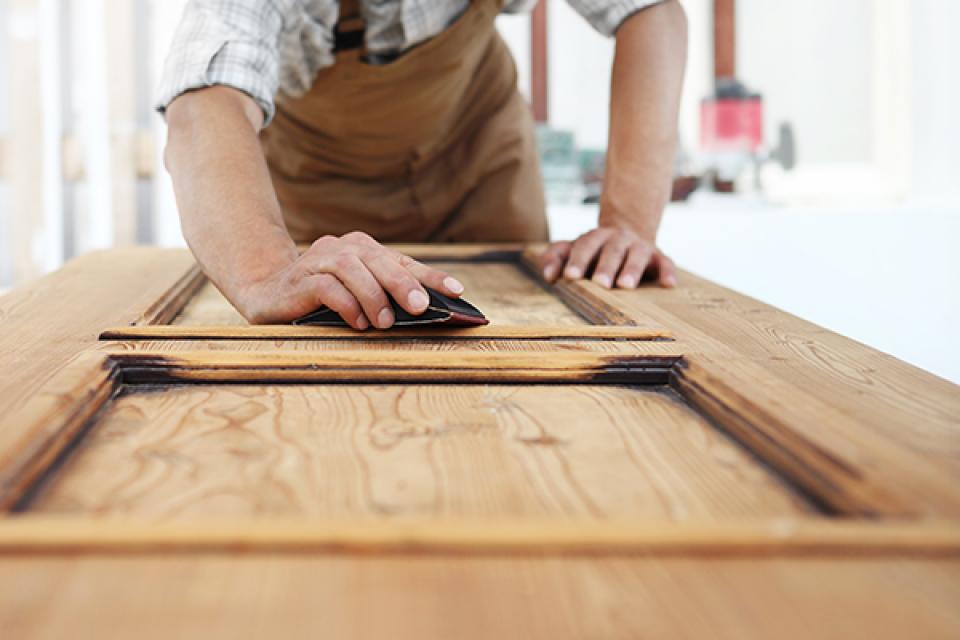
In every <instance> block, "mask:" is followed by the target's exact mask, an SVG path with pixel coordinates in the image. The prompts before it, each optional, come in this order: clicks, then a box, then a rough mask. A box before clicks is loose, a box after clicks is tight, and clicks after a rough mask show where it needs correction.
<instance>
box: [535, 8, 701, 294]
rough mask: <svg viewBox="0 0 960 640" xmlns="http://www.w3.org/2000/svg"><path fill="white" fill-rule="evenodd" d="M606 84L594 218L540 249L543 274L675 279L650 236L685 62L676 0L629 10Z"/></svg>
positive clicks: (621, 283) (631, 280)
mask: <svg viewBox="0 0 960 640" xmlns="http://www.w3.org/2000/svg"><path fill="white" fill-rule="evenodd" d="M616 38H617V47H616V54H615V56H614V62H613V74H612V79H611V88H610V143H609V145H608V146H607V166H606V170H605V171H604V177H603V190H602V195H601V197H600V224H599V227H598V228H597V229H594V230H593V231H591V232H589V233H585V234H583V235H582V236H580V237H579V238H577V239H576V240H574V241H573V242H557V243H555V244H553V245H551V246H550V248H549V249H548V250H547V252H546V253H545V254H544V255H543V257H542V258H541V262H540V267H541V269H542V270H543V276H544V278H545V279H546V280H548V281H550V282H553V281H554V280H556V279H557V278H559V277H560V276H561V274H562V275H563V277H565V278H570V279H578V278H583V277H586V276H588V275H590V271H591V269H593V271H592V274H593V281H594V282H596V283H597V284H599V285H601V286H603V287H607V288H612V287H614V286H617V287H621V288H624V289H633V288H634V287H636V286H637V285H638V284H639V283H640V281H641V280H642V279H643V278H644V276H646V277H647V278H648V279H656V281H657V282H659V283H660V285H661V286H664V287H672V286H674V284H676V269H675V268H674V266H673V262H672V261H671V260H670V258H668V257H667V256H665V255H663V253H661V252H660V250H659V249H657V246H656V242H655V240H654V238H656V236H657V228H658V227H659V226H660V218H661V216H662V215H663V208H664V206H665V205H666V204H667V201H668V200H669V199H670V181H671V177H672V175H673V157H674V154H675V152H676V131H677V110H678V107H679V104H680V89H681V87H682V85H683V67H684V64H685V61H686V49H687V24H686V17H685V14H684V12H683V7H682V6H680V3H679V2H661V3H658V4H655V5H652V6H650V7H648V8H646V9H642V10H640V11H637V12H635V13H633V14H632V15H631V16H630V17H628V18H626V19H625V20H624V21H623V22H622V23H621V25H620V27H619V28H618V29H617V32H616Z"/></svg>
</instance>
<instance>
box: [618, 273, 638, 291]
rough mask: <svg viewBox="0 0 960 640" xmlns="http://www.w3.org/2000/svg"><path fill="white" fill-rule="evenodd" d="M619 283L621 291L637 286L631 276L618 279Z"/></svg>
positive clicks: (635, 280)
mask: <svg viewBox="0 0 960 640" xmlns="http://www.w3.org/2000/svg"><path fill="white" fill-rule="evenodd" d="M619 283H620V288H621V289H633V288H634V287H635V286H637V279H636V278H634V277H633V276H623V277H622V278H620V281H619Z"/></svg>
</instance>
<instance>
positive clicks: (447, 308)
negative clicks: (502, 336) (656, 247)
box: [293, 287, 490, 327]
mask: <svg viewBox="0 0 960 640" xmlns="http://www.w3.org/2000/svg"><path fill="white" fill-rule="evenodd" d="M424 289H426V290H427V294H428V295H429V296H430V303H429V304H428V305H427V310H426V311H424V312H423V313H421V314H420V315H418V316H415V315H413V314H412V313H408V312H407V311H405V310H404V309H403V307H401V306H400V305H398V304H397V302H396V301H395V300H394V299H393V298H392V297H391V296H390V294H387V299H388V300H390V306H391V307H392V308H393V315H394V317H395V318H396V320H395V321H394V323H393V326H394V327H415V326H420V325H428V324H444V325H447V326H450V327H470V326H482V325H485V324H489V323H490V321H489V320H487V318H486V317H485V316H484V315H483V313H481V312H480V310H479V309H477V308H476V307H475V306H473V305H472V304H470V303H469V302H467V301H466V300H463V299H461V298H448V297H447V296H445V295H443V294H442V293H439V292H437V291H434V290H433V289H431V288H430V287H424ZM293 324H297V325H313V326H322V327H346V326H349V325H348V324H347V323H346V322H345V321H344V319H343V318H341V317H340V315H339V314H338V313H337V312H336V311H334V310H333V309H330V308H329V307H326V306H323V307H320V308H319V309H317V310H316V311H313V312H311V313H308V314H307V315H305V316H301V317H299V318H297V319H296V320H294V321H293Z"/></svg>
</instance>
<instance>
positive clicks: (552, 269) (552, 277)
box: [539, 240, 573, 282]
mask: <svg viewBox="0 0 960 640" xmlns="http://www.w3.org/2000/svg"><path fill="white" fill-rule="evenodd" d="M572 246H573V243H572V242H568V241H566V240H564V241H562V242H554V243H553V244H551V245H550V246H549V247H547V250H546V251H544V252H543V255H541V256H540V265H539V266H540V272H541V273H542V274H543V279H544V280H546V281H547V282H555V281H556V279H557V278H558V277H560V271H561V270H562V269H563V265H564V263H565V262H566V261H567V257H568V256H569V255H570V248H571V247H572Z"/></svg>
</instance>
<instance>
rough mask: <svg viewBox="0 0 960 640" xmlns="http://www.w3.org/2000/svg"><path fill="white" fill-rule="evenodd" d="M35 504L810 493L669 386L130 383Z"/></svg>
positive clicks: (343, 515)
mask: <svg viewBox="0 0 960 640" xmlns="http://www.w3.org/2000/svg"><path fill="white" fill-rule="evenodd" d="M21 509H22V510H24V511H28V512H30V513H46V514H73V515H89V514H95V515H97V516H146V517H149V518H151V520H156V519H158V518H159V519H181V520H190V519H194V518H204V517H211V516H212V517H226V516H231V517H233V516H237V517H251V516H272V517H285V518H289V517H308V518H333V519H352V518H388V517H399V518H410V517H431V518H441V517H465V518H472V519H479V518H484V517H494V518H499V519H537V518H574V519H583V518H586V519H614V520H616V519H618V518H620V519H627V520H632V521H635V520H686V519H695V520H707V519H733V518H751V517H753V518H763V517H777V516H807V515H812V514H814V513H815V509H814V508H813V507H812V506H811V505H810V504H809V503H808V502H806V501H805V500H804V499H802V498H801V497H800V496H798V495H797V494H796V493H795V492H794V491H793V490H791V489H790V488H789V487H788V486H787V485H786V484H785V483H784V482H782V481H781V480H780V479H779V478H777V477H776V476H775V475H774V474H772V473H771V472H770V471H769V470H768V469H766V468H765V467H763V466H762V465H761V464H760V463H759V462H757V461H756V460H755V459H754V458H753V457H752V456H751V455H750V454H749V453H747V452H745V451H744V450H743V449H741V448H740V447H738V446H737V444H736V443H735V442H733V441H731V440H730V438H729V437H727V436H725V435H724V434H723V433H721V432H718V431H717V430H716V429H715V428H713V427H712V426H711V425H710V424H708V423H707V422H706V421H705V420H704V419H703V418H702V417H700V416H699V415H698V414H697V413H696V412H695V411H693V410H692V409H691V408H690V407H689V406H687V405H686V404H685V403H684V402H683V400H682V399H681V398H680V397H679V396H678V395H676V394H675V393H674V392H672V391H670V390H669V389H665V388H660V387H648V388H644V387H626V386H620V385H577V386H573V387H567V386H562V385H522V386H521V385H454V384H450V385H338V386H330V385H229V386H227V385H186V386H175V387H169V388H153V387H151V388H148V389H147V390H146V391H138V390H137V387H135V386H134V387H131V388H130V390H129V391H126V392H124V393H123V394H122V395H121V396H120V397H118V398H117V399H116V400H114V401H113V402H112V403H111V404H110V406H109V407H108V408H107V409H106V410H105V411H102V412H101V413H100V415H99V416H98V418H97V420H96V422H95V424H93V425H92V426H91V427H90V428H89V431H88V433H87V435H85V437H84V438H83V440H82V442H81V443H80V444H79V446H78V447H77V448H76V450H75V451H74V452H73V453H72V455H71V456H70V457H69V458H68V459H67V461H66V462H65V463H64V464H63V465H62V466H61V467H59V468H58V469H57V470H56V471H55V472H54V473H53V474H52V476H51V477H49V478H48V480H47V482H46V483H45V484H44V486H43V487H42V488H41V489H39V490H38V491H37V492H36V493H35V495H34V496H33V498H32V499H31V500H30V501H29V503H28V504H25V505H22V506H21Z"/></svg>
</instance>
